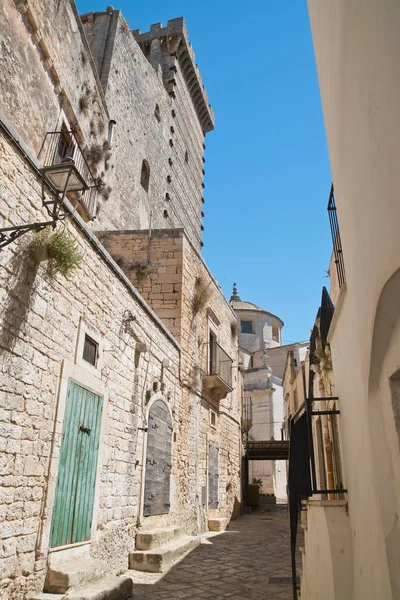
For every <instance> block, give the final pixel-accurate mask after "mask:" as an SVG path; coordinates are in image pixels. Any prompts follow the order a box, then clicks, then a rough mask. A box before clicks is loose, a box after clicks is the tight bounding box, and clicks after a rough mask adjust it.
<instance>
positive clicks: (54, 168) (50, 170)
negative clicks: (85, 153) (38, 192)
mask: <svg viewBox="0 0 400 600" xmlns="http://www.w3.org/2000/svg"><path fill="white" fill-rule="evenodd" d="M41 174H42V205H43V206H44V207H45V208H46V211H47V213H48V214H49V217H50V218H51V220H50V221H40V222H37V223H28V224H25V225H14V226H11V227H1V228H0V248H4V247H5V246H7V245H8V244H10V243H11V242H14V241H15V240H17V239H18V238H19V237H21V236H22V235H24V234H25V233H28V232H29V231H36V232H38V231H41V230H42V229H45V227H49V226H51V227H52V228H53V229H54V228H55V226H56V224H57V222H58V221H59V220H60V219H63V218H65V215H62V216H61V215H60V209H61V207H62V203H63V200H64V198H65V196H66V194H67V193H68V192H83V191H86V190H87V189H88V185H87V184H86V182H85V180H84V179H83V177H82V176H81V174H80V173H79V171H78V169H77V168H76V166H75V162H74V160H73V159H71V158H65V159H64V160H62V161H61V162H60V163H58V164H53V165H49V166H45V167H43V168H42V169H41ZM46 187H47V188H49V189H50V197H49V196H48V199H46Z"/></svg>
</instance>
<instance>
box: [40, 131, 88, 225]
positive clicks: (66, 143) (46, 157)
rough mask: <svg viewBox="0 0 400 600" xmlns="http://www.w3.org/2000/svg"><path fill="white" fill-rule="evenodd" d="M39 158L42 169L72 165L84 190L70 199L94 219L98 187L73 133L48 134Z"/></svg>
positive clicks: (57, 132)
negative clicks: (63, 164) (82, 183)
mask: <svg viewBox="0 0 400 600" xmlns="http://www.w3.org/2000/svg"><path fill="white" fill-rule="evenodd" d="M40 156H41V158H42V163H43V166H44V167H48V166H51V165H58V164H62V163H70V162H72V163H73V164H74V166H75V168H76V170H77V171H78V173H79V175H80V177H81V179H82V180H83V181H84V183H85V186H86V189H84V190H83V191H82V192H80V193H79V194H77V195H76V196H77V197H75V196H73V197H72V198H71V199H72V201H77V202H79V204H80V205H81V206H83V208H84V209H85V211H86V212H87V214H88V216H89V217H90V218H92V217H94V215H95V211H96V202H97V193H98V186H97V184H96V182H95V179H94V176H93V174H92V171H91V169H90V167H89V164H88V162H87V160H86V158H85V156H84V154H83V151H82V149H81V147H80V145H79V142H78V139H77V137H76V135H75V133H74V132H73V131H68V130H67V129H62V130H61V131H50V132H48V133H47V134H46V137H45V139H44V142H43V145H42V149H41V151H40Z"/></svg>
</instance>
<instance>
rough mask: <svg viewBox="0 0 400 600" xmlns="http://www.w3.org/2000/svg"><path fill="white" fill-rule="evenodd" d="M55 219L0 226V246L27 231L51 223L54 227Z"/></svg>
mask: <svg viewBox="0 0 400 600" xmlns="http://www.w3.org/2000/svg"><path fill="white" fill-rule="evenodd" d="M56 222H57V221H43V222H42V223H30V224H29V225H16V226H15V227H2V228H0V248H4V247H5V246H8V244H11V242H14V241H15V240H17V239H18V238H20V237H21V236H22V235H24V234H25V233H28V232H29V231H36V232H38V231H41V230H42V229H44V228H45V227H48V226H49V225H52V226H53V227H55V224H56Z"/></svg>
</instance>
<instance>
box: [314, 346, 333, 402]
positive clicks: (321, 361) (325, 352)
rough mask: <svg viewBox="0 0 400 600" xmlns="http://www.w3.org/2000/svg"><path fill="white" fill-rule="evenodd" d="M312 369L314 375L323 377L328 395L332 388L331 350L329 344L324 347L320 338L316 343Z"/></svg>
mask: <svg viewBox="0 0 400 600" xmlns="http://www.w3.org/2000/svg"><path fill="white" fill-rule="evenodd" d="M311 369H312V370H313V371H314V373H318V374H319V375H322V378H323V381H324V386H325V390H326V392H327V393H328V390H329V386H330V377H329V374H330V372H331V371H332V369H333V367H332V357H331V350H330V347H329V344H325V346H324V345H323V344H322V341H321V339H320V338H317V339H316V341H315V350H314V353H313V356H312V364H311Z"/></svg>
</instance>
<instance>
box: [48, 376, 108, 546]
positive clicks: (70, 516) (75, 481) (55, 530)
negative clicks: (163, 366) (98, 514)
mask: <svg viewBox="0 0 400 600" xmlns="http://www.w3.org/2000/svg"><path fill="white" fill-rule="evenodd" d="M102 408H103V399H102V398H101V397H100V396H96V394H93V393H92V392H89V391H88V390H86V389H85V388H83V387H81V386H80V385H78V384H77V383H75V382H73V381H70V382H69V386H68V393H67V402H66V407H65V416H64V424H63V432H62V440H61V450H60V462H59V465H58V479H57V487H56V497H55V502H54V510H53V520H52V525H51V539H50V545H51V547H52V548H54V547H56V546H64V545H66V544H75V543H77V542H83V541H85V540H89V539H90V528H91V525H92V515H93V503H94V488H95V483H96V469H97V455H98V449H99V438H100V424H101V412H102Z"/></svg>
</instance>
